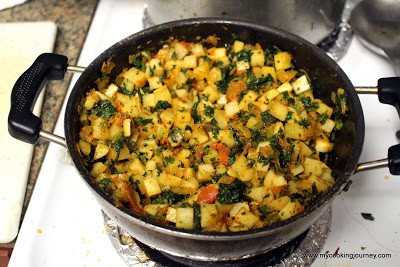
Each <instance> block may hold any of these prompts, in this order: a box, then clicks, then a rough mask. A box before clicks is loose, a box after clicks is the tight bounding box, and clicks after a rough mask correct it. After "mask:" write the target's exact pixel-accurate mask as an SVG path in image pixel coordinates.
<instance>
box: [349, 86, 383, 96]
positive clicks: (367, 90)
mask: <svg viewBox="0 0 400 267" xmlns="http://www.w3.org/2000/svg"><path fill="white" fill-rule="evenodd" d="M355 89H356V92H357V94H362V95H376V94H378V87H373V86H364V87H355Z"/></svg>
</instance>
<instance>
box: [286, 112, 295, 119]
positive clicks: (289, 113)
mask: <svg viewBox="0 0 400 267" xmlns="http://www.w3.org/2000/svg"><path fill="white" fill-rule="evenodd" d="M293 114H294V112H293V111H289V112H288V114H287V115H286V119H285V121H289V120H290V119H291V118H292V116H293Z"/></svg>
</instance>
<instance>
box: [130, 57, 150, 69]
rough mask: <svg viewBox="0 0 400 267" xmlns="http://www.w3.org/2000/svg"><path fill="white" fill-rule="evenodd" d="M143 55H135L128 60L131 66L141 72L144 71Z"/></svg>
mask: <svg viewBox="0 0 400 267" xmlns="http://www.w3.org/2000/svg"><path fill="white" fill-rule="evenodd" d="M143 58H144V57H143V54H142V53H136V54H134V55H132V56H130V58H129V60H130V62H132V65H133V66H134V67H135V68H137V69H139V70H142V71H146V64H145V63H144V60H143Z"/></svg>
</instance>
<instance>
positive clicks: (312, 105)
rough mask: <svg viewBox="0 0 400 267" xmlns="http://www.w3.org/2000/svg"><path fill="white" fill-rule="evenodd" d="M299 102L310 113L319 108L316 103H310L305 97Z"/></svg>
mask: <svg viewBox="0 0 400 267" xmlns="http://www.w3.org/2000/svg"><path fill="white" fill-rule="evenodd" d="M300 101H301V102H302V103H303V105H304V107H305V108H306V110H307V112H310V111H311V110H313V109H317V108H318V107H319V104H318V102H317V101H311V98H310V97H309V96H307V97H302V98H301V99H300Z"/></svg>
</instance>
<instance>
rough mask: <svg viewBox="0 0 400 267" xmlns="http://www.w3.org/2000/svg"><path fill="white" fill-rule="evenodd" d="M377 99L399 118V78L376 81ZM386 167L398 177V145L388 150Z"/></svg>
mask: <svg viewBox="0 0 400 267" xmlns="http://www.w3.org/2000/svg"><path fill="white" fill-rule="evenodd" d="M378 98H379V101H380V102H381V103H384V104H389V105H392V106H394V107H395V108H396V110H397V113H398V114H399V116H400V77H391V78H381V79H379V80H378ZM388 167H389V171H390V173H391V174H393V175H400V144H397V145H394V146H391V147H390V148H389V150H388Z"/></svg>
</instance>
